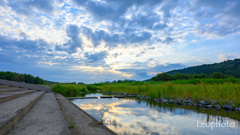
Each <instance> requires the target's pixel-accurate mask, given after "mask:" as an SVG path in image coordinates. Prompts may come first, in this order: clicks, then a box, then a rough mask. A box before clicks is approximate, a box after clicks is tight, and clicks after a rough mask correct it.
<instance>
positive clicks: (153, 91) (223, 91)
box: [96, 78, 240, 105]
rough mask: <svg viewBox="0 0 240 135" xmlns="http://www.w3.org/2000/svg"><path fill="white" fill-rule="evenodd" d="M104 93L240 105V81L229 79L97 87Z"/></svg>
mask: <svg viewBox="0 0 240 135" xmlns="http://www.w3.org/2000/svg"><path fill="white" fill-rule="evenodd" d="M96 87H97V88H98V89H101V90H103V91H112V92H119V93H135V94H141V95H145V96H149V97H150V98H161V97H164V98H173V99H177V98H179V99H185V98H187V97H191V98H192V99H193V100H196V101H199V100H208V101H211V100H216V101H218V102H219V103H220V104H232V103H234V104H235V105H240V81H239V79H235V78H230V79H229V78H227V79H192V80H177V81H171V82H149V83H113V84H104V85H101V86H96Z"/></svg>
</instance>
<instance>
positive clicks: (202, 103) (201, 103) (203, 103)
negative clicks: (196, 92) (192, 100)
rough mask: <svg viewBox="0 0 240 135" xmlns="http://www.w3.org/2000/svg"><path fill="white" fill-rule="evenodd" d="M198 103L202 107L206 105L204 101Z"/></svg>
mask: <svg viewBox="0 0 240 135" xmlns="http://www.w3.org/2000/svg"><path fill="white" fill-rule="evenodd" d="M197 103H198V104H200V105H205V102H204V101H198V102H197Z"/></svg>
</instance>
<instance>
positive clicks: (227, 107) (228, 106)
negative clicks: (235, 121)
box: [223, 105, 233, 110]
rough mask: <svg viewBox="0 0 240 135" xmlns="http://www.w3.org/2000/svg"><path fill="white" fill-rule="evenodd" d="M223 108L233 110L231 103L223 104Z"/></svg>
mask: <svg viewBox="0 0 240 135" xmlns="http://www.w3.org/2000/svg"><path fill="white" fill-rule="evenodd" d="M223 109H226V110H233V107H232V106H231V105H224V106H223Z"/></svg>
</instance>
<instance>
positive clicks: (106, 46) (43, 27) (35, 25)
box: [0, 0, 240, 83]
mask: <svg viewBox="0 0 240 135" xmlns="http://www.w3.org/2000/svg"><path fill="white" fill-rule="evenodd" d="M239 7H240V1H239V0H1V1H0V20H1V21H0V70H1V71H13V72H18V73H30V74H32V75H34V76H39V77H41V78H43V79H46V80H51V81H59V82H72V81H75V82H84V83H94V82H103V81H113V80H119V79H134V80H144V79H149V78H151V77H152V76H154V75H156V74H157V73H159V72H166V71H169V70H173V69H180V68H184V67H189V66H195V65H201V64H209V63H216V62H222V61H224V60H229V59H235V58H239V57H240V51H239V50H240V44H239V43H240V21H239V20H240V8H239Z"/></svg>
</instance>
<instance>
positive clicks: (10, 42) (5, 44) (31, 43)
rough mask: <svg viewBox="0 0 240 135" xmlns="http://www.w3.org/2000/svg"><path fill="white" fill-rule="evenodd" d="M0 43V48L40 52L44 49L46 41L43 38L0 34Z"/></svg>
mask: <svg viewBox="0 0 240 135" xmlns="http://www.w3.org/2000/svg"><path fill="white" fill-rule="evenodd" d="M0 44H1V48H2V49H6V50H14V49H15V51H24V50H26V51H28V52H41V51H43V50H45V49H46V46H47V45H48V43H47V42H46V41H44V40H43V39H37V40H28V39H25V38H24V39H16V38H11V37H7V36H3V35H0Z"/></svg>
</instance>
